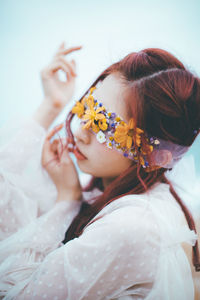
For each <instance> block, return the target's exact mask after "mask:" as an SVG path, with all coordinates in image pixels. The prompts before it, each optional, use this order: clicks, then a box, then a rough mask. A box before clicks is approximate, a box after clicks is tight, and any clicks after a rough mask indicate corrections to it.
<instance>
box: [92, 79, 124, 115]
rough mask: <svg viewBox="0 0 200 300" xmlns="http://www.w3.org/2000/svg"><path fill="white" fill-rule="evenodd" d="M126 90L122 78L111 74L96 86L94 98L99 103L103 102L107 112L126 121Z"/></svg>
mask: <svg viewBox="0 0 200 300" xmlns="http://www.w3.org/2000/svg"><path fill="white" fill-rule="evenodd" d="M125 90H126V89H125V86H124V85H123V84H122V82H121V80H120V78H119V77H118V76H116V75H113V74H111V75H108V76H107V77H106V78H105V79H104V80H103V81H101V82H99V83H98V84H97V85H96V89H95V90H94V91H93V96H94V98H95V99H96V100H97V101H98V102H102V104H103V106H105V108H106V109H107V110H109V111H111V112H115V113H116V114H117V115H119V116H121V117H122V118H123V119H124V121H126V120H127V110H126V105H125V101H124V97H125Z"/></svg>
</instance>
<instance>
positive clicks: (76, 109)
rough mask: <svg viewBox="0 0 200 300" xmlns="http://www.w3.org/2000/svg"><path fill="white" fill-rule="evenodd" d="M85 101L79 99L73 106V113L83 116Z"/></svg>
mask: <svg viewBox="0 0 200 300" xmlns="http://www.w3.org/2000/svg"><path fill="white" fill-rule="evenodd" d="M84 110H85V108H84V101H83V100H82V101H81V102H80V101H77V102H76V105H75V106H74V107H73V108H72V113H73V114H77V115H78V117H79V118H81V117H82V115H83V114H84Z"/></svg>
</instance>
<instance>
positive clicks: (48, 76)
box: [41, 43, 82, 108]
mask: <svg viewBox="0 0 200 300" xmlns="http://www.w3.org/2000/svg"><path fill="white" fill-rule="evenodd" d="M81 48H82V46H77V47H71V48H65V46H64V43H62V44H61V46H60V47H59V49H58V51H57V52H56V54H55V55H54V57H53V60H52V62H51V63H50V64H49V65H48V66H47V67H45V68H44V69H43V70H42V71H41V79H42V85H43V90H44V96H45V100H47V101H48V102H49V103H51V104H52V105H53V106H54V107H58V108H63V107H64V106H65V105H66V104H67V103H69V101H70V100H71V98H72V96H73V93H74V90H75V79H76V76H77V74H76V63H75V60H74V59H72V60H70V61H67V60H66V58H65V55H68V54H69V53H72V52H74V51H76V50H80V49H81ZM59 70H62V71H63V72H64V73H65V74H66V81H62V80H61V79H60V78H59V76H58V71H59Z"/></svg>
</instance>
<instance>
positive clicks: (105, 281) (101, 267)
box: [0, 118, 200, 300]
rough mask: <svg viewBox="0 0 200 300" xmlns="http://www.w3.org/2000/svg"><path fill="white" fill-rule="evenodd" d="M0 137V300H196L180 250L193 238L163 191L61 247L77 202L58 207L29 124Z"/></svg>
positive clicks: (124, 200)
mask: <svg viewBox="0 0 200 300" xmlns="http://www.w3.org/2000/svg"><path fill="white" fill-rule="evenodd" d="M11 127H12V126H11ZM5 133H6V134H5ZM8 135H9V136H8ZM0 136H1V137H2V139H1V142H0V240H1V242H0V299H6V300H8V299H17V300H22V299H27V300H30V299H37V300H39V299H48V300H51V299H52V300H53V299H54V300H56V299H58V300H62V299H68V300H79V299H85V300H86V299H87V300H90V299H91V300H97V299H113V300H114V299H115V300H130V299H137V300H139V299H145V300H160V299H163V300H192V299H194V282H193V278H192V270H191V266H190V263H189V260H188V257H187V255H186V253H185V251H184V249H183V247H182V245H183V244H188V245H190V247H191V245H194V243H195V241H196V239H197V235H196V234H195V233H194V232H193V231H191V230H190V229H189V228H188V226H187V223H186V221H185V218H184V215H183V212H182V210H181V209H180V207H179V205H178V204H177V202H176V200H175V199H174V197H173V196H172V195H171V193H170V192H169V187H168V185H166V184H163V183H159V184H156V185H154V187H153V188H152V189H151V190H150V191H149V192H148V193H144V194H142V195H128V196H124V197H121V198H120V199H117V200H116V201H114V202H112V203H110V204H108V205H107V206H106V207H105V208H103V209H102V210H101V211H100V212H99V214H98V215H97V216H96V217H98V216H102V218H100V219H98V220H97V221H95V222H94V223H92V224H90V225H88V226H86V228H85V229H84V231H83V233H82V235H81V236H80V237H78V238H74V239H73V240H71V241H69V242H67V243H66V244H65V245H64V244H62V240H63V239H64V234H65V231H66V230H67V228H68V227H69V225H70V224H71V222H72V220H73V218H74V217H75V216H76V215H77V213H78V211H79V209H80V202H76V201H75V202H74V203H69V202H67V201H66V202H65V201H63V202H59V203H55V201H56V196H57V191H56V187H55V185H54V184H53V182H52V181H51V179H50V177H49V175H48V173H47V172H46V170H44V169H43V168H42V166H41V163H40V162H41V151H42V146H43V142H44V138H45V136H46V130H45V129H44V128H43V127H41V126H40V125H39V124H38V123H36V121H34V120H33V119H32V118H30V119H26V120H25V121H24V122H22V123H21V126H19V127H18V129H17V130H16V129H15V130H14V133H13V130H10V132H9V129H8V128H6V129H5V128H2V129H1V130H0ZM3 136H4V137H3ZM175 177H176V176H175ZM172 179H173V176H172ZM100 193H101V191H99V190H98V189H97V188H95V189H94V190H93V191H92V192H84V193H83V197H84V199H85V201H90V199H92V197H93V196H96V195H98V194H100ZM182 195H183V194H182ZM193 200H194V203H195V204H194V205H196V203H197V202H195V196H194V195H193ZM196 208H197V206H196ZM199 208H200V207H199V206H198V212H199V211H200V209H199ZM195 211H196V210H195ZM198 212H196V217H199V214H198ZM96 217H95V218H96Z"/></svg>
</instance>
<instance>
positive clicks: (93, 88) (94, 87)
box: [90, 86, 96, 94]
mask: <svg viewBox="0 0 200 300" xmlns="http://www.w3.org/2000/svg"><path fill="white" fill-rule="evenodd" d="M95 89H96V86H93V87H92V88H91V89H90V94H92V93H93V91H94V90H95Z"/></svg>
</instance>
